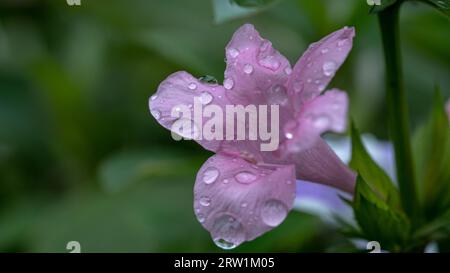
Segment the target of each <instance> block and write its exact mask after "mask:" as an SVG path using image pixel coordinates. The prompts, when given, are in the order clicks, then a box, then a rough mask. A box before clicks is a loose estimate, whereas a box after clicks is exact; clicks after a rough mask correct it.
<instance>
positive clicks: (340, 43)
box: [337, 39, 347, 47]
mask: <svg viewBox="0 0 450 273" xmlns="http://www.w3.org/2000/svg"><path fill="white" fill-rule="evenodd" d="M346 43H347V39H342V40H339V41H338V43H337V45H338V47H342V46H344V45H345V44H346Z"/></svg>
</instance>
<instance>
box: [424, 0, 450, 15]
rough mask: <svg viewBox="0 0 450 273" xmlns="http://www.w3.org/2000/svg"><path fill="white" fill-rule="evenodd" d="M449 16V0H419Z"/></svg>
mask: <svg viewBox="0 0 450 273" xmlns="http://www.w3.org/2000/svg"><path fill="white" fill-rule="evenodd" d="M419 1H420V2H424V3H426V4H428V5H430V6H432V7H433V8H435V9H437V10H438V11H440V12H441V13H443V14H444V15H447V16H449V17H450V0H419Z"/></svg>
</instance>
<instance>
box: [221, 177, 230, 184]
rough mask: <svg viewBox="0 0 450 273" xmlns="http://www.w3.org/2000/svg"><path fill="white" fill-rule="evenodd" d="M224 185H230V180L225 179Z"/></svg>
mask: <svg viewBox="0 0 450 273" xmlns="http://www.w3.org/2000/svg"><path fill="white" fill-rule="evenodd" d="M222 183H224V184H228V183H230V180H228V179H226V178H225V179H224V180H223V181H222Z"/></svg>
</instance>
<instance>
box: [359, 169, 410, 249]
mask: <svg viewBox="0 0 450 273" xmlns="http://www.w3.org/2000/svg"><path fill="white" fill-rule="evenodd" d="M353 210H354V213H355V218H356V221H357V222H358V224H359V227H360V228H361V231H362V232H363V234H364V237H365V238H366V239H367V240H375V241H378V242H379V243H380V244H381V246H382V248H383V249H386V250H391V251H398V250H399V249H400V248H401V247H402V246H403V245H405V243H406V240H407V237H408V235H409V232H410V224H409V222H408V220H407V218H406V217H405V216H404V214H402V213H399V212H397V211H395V210H393V209H391V208H389V206H388V205H387V204H386V203H385V202H384V201H383V200H382V199H380V198H379V197H378V196H377V194H376V193H375V192H373V191H372V190H371V188H370V186H369V185H368V184H367V183H366V182H365V181H364V179H363V178H362V177H361V176H360V175H358V178H357V181H356V189H355V199H354V203H353Z"/></svg>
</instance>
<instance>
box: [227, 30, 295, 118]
mask: <svg viewBox="0 0 450 273" xmlns="http://www.w3.org/2000/svg"><path fill="white" fill-rule="evenodd" d="M226 59H227V68H226V70H225V80H224V87H225V88H226V89H228V90H227V96H228V98H229V99H230V100H231V101H232V102H233V103H235V104H241V105H248V104H254V105H271V104H278V105H280V112H281V113H280V116H281V120H285V119H286V118H287V117H288V116H291V111H290V109H291V104H290V102H289V99H288V95H287V88H286V87H287V86H286V84H287V80H288V78H289V74H291V72H292V69H291V65H290V64H289V61H288V60H287V59H286V58H285V57H284V56H283V55H281V54H280V53H279V52H278V51H277V50H276V49H274V48H273V47H272V43H271V42H270V41H268V40H266V39H263V38H261V36H260V35H259V33H258V31H256V29H255V28H254V27H253V25H251V24H245V25H243V26H242V27H240V28H239V29H238V30H237V31H236V32H235V33H234V35H233V37H232V39H231V41H230V42H229V43H228V45H227V46H226ZM281 106H282V107H281ZM285 116H286V117H285Z"/></svg>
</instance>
